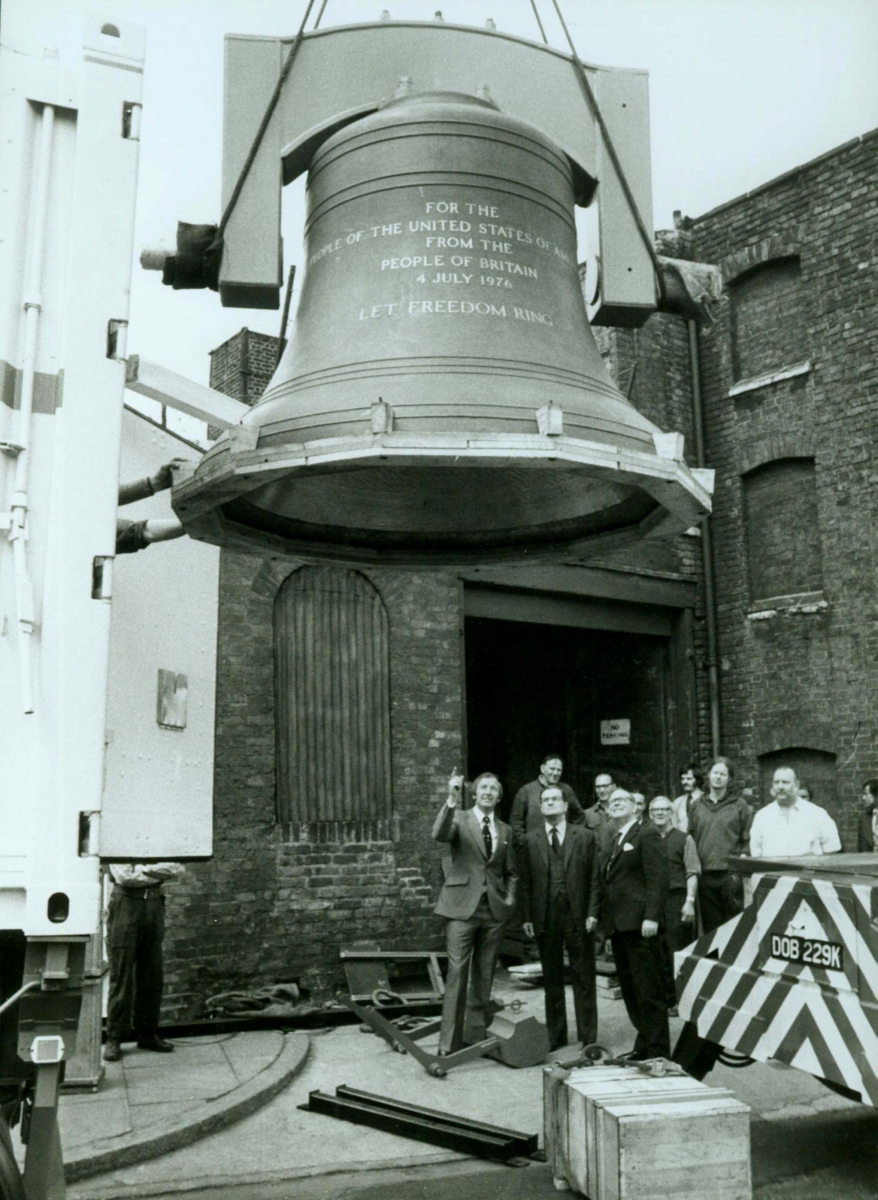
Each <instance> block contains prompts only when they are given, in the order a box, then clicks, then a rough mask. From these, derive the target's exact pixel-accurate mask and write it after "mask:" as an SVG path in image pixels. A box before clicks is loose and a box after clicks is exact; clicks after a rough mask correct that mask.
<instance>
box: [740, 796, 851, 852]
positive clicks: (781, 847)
mask: <svg viewBox="0 0 878 1200" xmlns="http://www.w3.org/2000/svg"><path fill="white" fill-rule="evenodd" d="M840 849H841V841H840V840H839V836H838V830H837V829H836V827H835V821H833V819H832V817H831V816H830V815H829V813H828V812H827V811H826V809H825V808H821V807H820V805H819V804H812V803H811V802H810V800H797V801H796V802H795V804H791V805H790V806H789V807H784V806H783V805H780V804H778V802H777V801H776V800H773V801H772V802H771V804H768V805H766V807H765V808H761V809H760V810H759V812H758V813H757V814H756V816H755V817H754V818H753V825H752V827H751V829H750V853H751V854H752V855H753V857H754V858H799V857H800V856H801V855H803V854H835V852H836V851H838V850H840Z"/></svg>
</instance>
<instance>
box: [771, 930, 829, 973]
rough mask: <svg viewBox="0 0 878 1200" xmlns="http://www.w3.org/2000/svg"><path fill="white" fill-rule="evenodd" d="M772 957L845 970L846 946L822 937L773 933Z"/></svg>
mask: <svg viewBox="0 0 878 1200" xmlns="http://www.w3.org/2000/svg"><path fill="white" fill-rule="evenodd" d="M771 957H772V958H782V959H783V960H784V961H785V962H793V963H802V964H803V965H804V966H809V967H825V968H826V969H827V970H829V971H843V970H844V947H843V946H840V945H839V944H838V943H837V942H824V941H823V940H822V939H820V938H803V937H795V936H794V935H792V934H785V933H784V934H780V933H773V934H772V935H771Z"/></svg>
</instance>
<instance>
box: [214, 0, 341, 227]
mask: <svg viewBox="0 0 878 1200" xmlns="http://www.w3.org/2000/svg"><path fill="white" fill-rule="evenodd" d="M313 7H314V0H308V5H307V8H306V9H305V15H304V17H302V24H301V25H300V26H299V32H298V33H297V34H296V36H295V38H294V40H293V44H292V46H291V47H290V52H289V54H288V55H287V61H286V62H285V63H284V67H283V70H282V71H281V73H280V78H279V79H278V81H277V86H276V87H275V89H274V92H273V93H272V96H271V99H270V100H269V102H268V107H267V108H266V110H265V112H264V114H263V116H262V120H261V121H260V123H259V128H258V129H257V131H256V137H255V138H254V139H253V145H252V146H251V147H250V152H249V154H248V155H247V158H246V159H245V160H244V165H243V167H242V168H241V173H240V175H239V176H238V182H237V183H236V184H235V187H234V190H233V191H232V194H231V196H230V197H229V202H228V204H227V205H226V207H225V211H224V212H223V215H222V218H221V219H220V223H219V226H218V227H217V232H216V239H215V241H218V240H219V239H220V238H221V237H222V236H223V233H224V231H225V228H226V226H227V225H228V223H229V218H230V217H231V215H232V212H233V211H234V208H235V205H236V204H237V203H238V197H239V196H240V195H241V192H242V190H243V188H244V184H245V183H246V182H247V176H248V175H249V174H250V168H251V167H252V166H253V163H254V161H255V159H256V155H257V154H258V152H259V147H260V146H261V145H262V139H263V138H264V137H265V131H266V130H267V129H268V123H269V121H270V120H271V118H272V117H273V116H274V110H275V108H277V102H278V100H279V99H280V94H281V92H282V91H283V86H284V84H285V83H286V81H287V79H288V78H289V74H290V71H291V70H292V66H293V62H294V61H295V58H296V55H297V54H298V52H299V47H300V46H301V44H302V36H303V34H304V32H305V25H306V24H307V21H308V17H309V16H310V15H311V9H312V8H313ZM325 7H326V4H325V3H324V5H323V8H325ZM320 11H321V13H322V12H323V9H321V10H320Z"/></svg>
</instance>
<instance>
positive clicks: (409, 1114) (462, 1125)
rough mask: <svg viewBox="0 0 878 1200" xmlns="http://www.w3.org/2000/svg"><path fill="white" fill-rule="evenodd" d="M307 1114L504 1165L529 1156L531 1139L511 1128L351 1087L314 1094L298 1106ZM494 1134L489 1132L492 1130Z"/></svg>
mask: <svg viewBox="0 0 878 1200" xmlns="http://www.w3.org/2000/svg"><path fill="white" fill-rule="evenodd" d="M299 1107H300V1108H301V1109H302V1110H303V1111H306V1112H318V1113H322V1114H323V1115H324V1116H329V1117H338V1118H339V1119H341V1120H343V1121H352V1122H353V1123H354V1124H356V1125H368V1126H370V1127H371V1128H373V1129H382V1130H384V1131H385V1132H387V1133H395V1134H397V1135H398V1136H400V1137H408V1138H413V1139H415V1140H416V1141H419V1142H429V1143H431V1144H432V1145H434V1146H442V1147H444V1148H445V1149H446V1150H457V1151H458V1152H459V1153H461V1154H472V1155H477V1156H478V1157H480V1158H491V1159H496V1160H500V1161H504V1162H509V1161H510V1160H511V1159H520V1158H521V1157H522V1155H523V1154H528V1153H532V1151H531V1149H530V1146H531V1139H529V1138H528V1137H527V1135H526V1134H521V1133H517V1132H516V1131H515V1130H512V1129H501V1128H496V1127H491V1126H483V1125H481V1124H480V1123H479V1122H477V1121H467V1120H465V1119H464V1118H463V1117H457V1116H455V1115H454V1114H453V1113H442V1112H434V1111H432V1110H430V1109H423V1108H418V1107H417V1106H412V1105H403V1104H399V1105H397V1104H396V1103H395V1102H394V1101H392V1100H389V1099H388V1098H386V1097H383V1096H372V1095H370V1094H369V1093H368V1092H358V1091H356V1090H355V1089H353V1088H346V1087H339V1088H337V1089H336V1095H335V1096H329V1095H327V1094H326V1093H325V1092H319V1091H314V1092H311V1093H310V1095H309V1097H308V1103H307V1104H302V1105H300V1106H299ZM492 1129H493V1132H489V1130H492Z"/></svg>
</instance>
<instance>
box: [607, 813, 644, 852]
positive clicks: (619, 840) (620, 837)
mask: <svg viewBox="0 0 878 1200" xmlns="http://www.w3.org/2000/svg"><path fill="white" fill-rule="evenodd" d="M638 820H639V818H638V817H632V818H631V820H630V821H629V822H628V824H627V825H623V826H622V828H621V829H620V830H619V832H618V833H617V834H616V841H615V843H614V845H613V849H614V850H615V849H616V847H618V846H624V844H625V835H626V834H627V832H628V830H629V829H633V828H634V826H635V825H636V824H637V822H638Z"/></svg>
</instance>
